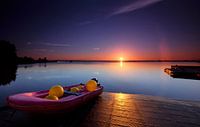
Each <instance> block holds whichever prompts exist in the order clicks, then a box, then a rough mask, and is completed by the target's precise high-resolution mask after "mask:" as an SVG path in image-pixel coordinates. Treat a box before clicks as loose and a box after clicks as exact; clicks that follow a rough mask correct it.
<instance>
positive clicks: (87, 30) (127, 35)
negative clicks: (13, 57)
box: [0, 0, 200, 60]
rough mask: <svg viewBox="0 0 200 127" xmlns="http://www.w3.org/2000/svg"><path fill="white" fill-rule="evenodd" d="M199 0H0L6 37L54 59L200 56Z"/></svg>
mask: <svg viewBox="0 0 200 127" xmlns="http://www.w3.org/2000/svg"><path fill="white" fill-rule="evenodd" d="M199 5H200V1H199V0H60V1H49V0H44V1H42V2H41V0H18V1H17V0H16V1H12V0H11V1H9V0H5V1H1V2H0V17H1V18H0V19H1V20H0V39H1V40H9V41H10V42H12V43H14V44H15V45H16V47H17V50H18V55H20V56H25V55H26V56H31V57H34V58H36V59H37V58H38V57H47V58H48V59H97V60H99V59H101V60H102V59H108V60H113V59H118V58H119V57H124V59H133V60H144V59H146V60H149V59H200V7H199Z"/></svg>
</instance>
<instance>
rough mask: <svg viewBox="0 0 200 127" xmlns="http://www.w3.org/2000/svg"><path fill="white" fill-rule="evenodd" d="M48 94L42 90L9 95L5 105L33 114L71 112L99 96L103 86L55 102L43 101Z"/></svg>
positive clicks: (68, 87)
mask: <svg viewBox="0 0 200 127" xmlns="http://www.w3.org/2000/svg"><path fill="white" fill-rule="evenodd" d="M79 85H80V84H78V85H72V86H66V87H63V88H64V90H70V88H72V87H76V86H79ZM48 92H49V90H44V91H38V92H28V93H21V94H16V95H11V96H9V97H8V98H7V103H8V106H10V107H12V108H14V109H17V110H22V111H28V112H35V113H54V112H63V111H71V110H73V109H75V108H77V107H79V106H81V105H83V104H85V103H87V102H88V101H90V100H92V99H94V98H96V97H97V96H99V95H100V94H101V93H102V92H103V86H98V87H97V89H96V90H95V91H92V92H89V91H87V90H83V91H81V92H80V94H78V95H65V96H63V97H61V98H59V100H56V101H55V100H48V99H45V96H47V95H48Z"/></svg>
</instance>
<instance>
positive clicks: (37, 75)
mask: <svg viewBox="0 0 200 127" xmlns="http://www.w3.org/2000/svg"><path fill="white" fill-rule="evenodd" d="M175 64H178V65H200V64H199V63H169V62H152V63H151V62H123V63H120V62H119V63H118V62H111V63H108V62H105V63H103V62H91V63H87V62H84V63H48V64H46V65H43V64H33V65H26V67H25V66H23V65H20V66H18V68H17V72H16V79H15V81H11V82H10V83H9V84H5V85H1V86H0V105H1V106H2V105H5V100H6V97H7V96H9V95H12V94H15V93H20V92H28V91H36V90H45V89H49V88H50V87H51V86H52V85H56V84H57V83H60V84H62V85H63V86H67V85H71V84H78V83H85V82H86V81H87V80H89V79H91V78H93V77H96V78H98V80H99V81H100V83H101V84H102V85H103V86H104V87H105V89H104V91H107V92H122V93H133V94H145V95H154V96H163V97H168V98H173V99H185V100H198V101H200V80H190V79H178V78H172V77H170V76H169V75H167V74H166V73H165V72H164V71H163V70H164V68H166V67H170V66H171V65H175Z"/></svg>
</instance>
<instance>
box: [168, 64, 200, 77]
mask: <svg viewBox="0 0 200 127" xmlns="http://www.w3.org/2000/svg"><path fill="white" fill-rule="evenodd" d="M164 71H165V72H166V73H167V74H169V75H170V76H171V77H173V78H185V79H196V80H200V66H182V65H172V66H171V68H165V69H164Z"/></svg>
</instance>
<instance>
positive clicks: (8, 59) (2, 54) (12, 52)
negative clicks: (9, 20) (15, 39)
mask: <svg viewBox="0 0 200 127" xmlns="http://www.w3.org/2000/svg"><path fill="white" fill-rule="evenodd" d="M0 59H1V64H16V60H17V54H16V47H15V45H14V44H11V43H10V42H9V41H5V40H0Z"/></svg>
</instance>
